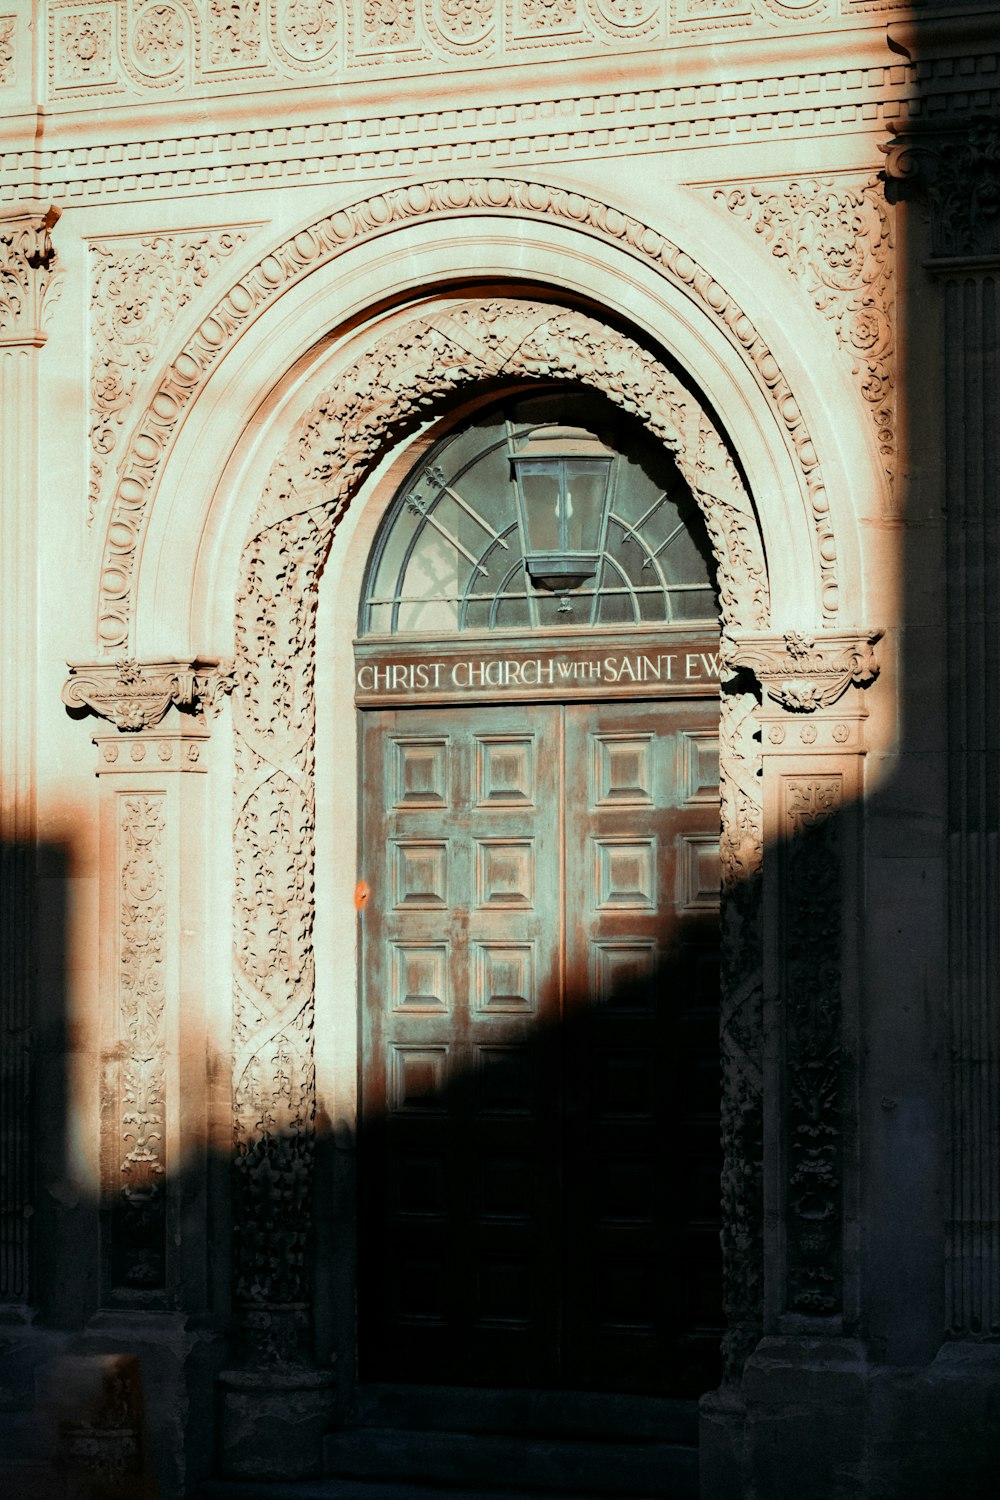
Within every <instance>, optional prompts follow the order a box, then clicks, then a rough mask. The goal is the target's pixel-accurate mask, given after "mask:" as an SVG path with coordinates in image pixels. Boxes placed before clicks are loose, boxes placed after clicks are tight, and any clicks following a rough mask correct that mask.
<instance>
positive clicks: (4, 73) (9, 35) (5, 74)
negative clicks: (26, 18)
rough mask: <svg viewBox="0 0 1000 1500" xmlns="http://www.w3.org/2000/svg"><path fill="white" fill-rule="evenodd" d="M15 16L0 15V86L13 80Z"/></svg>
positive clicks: (3, 86) (4, 86)
mask: <svg viewBox="0 0 1000 1500" xmlns="http://www.w3.org/2000/svg"><path fill="white" fill-rule="evenodd" d="M16 27H17V17H16V16H0V88H6V86H7V85H8V84H10V83H13V82H14V31H15V28H16Z"/></svg>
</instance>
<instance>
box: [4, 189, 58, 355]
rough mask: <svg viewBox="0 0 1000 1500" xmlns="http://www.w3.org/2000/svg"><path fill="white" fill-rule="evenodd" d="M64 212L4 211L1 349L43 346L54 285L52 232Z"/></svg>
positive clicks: (25, 209) (54, 208) (51, 208)
mask: <svg viewBox="0 0 1000 1500" xmlns="http://www.w3.org/2000/svg"><path fill="white" fill-rule="evenodd" d="M59 214H60V210H59V209H58V208H56V207H55V205H52V206H51V207H48V208H41V207H37V208H32V207H28V206H26V207H24V208H19V209H5V210H2V211H0V345H3V344H42V343H44V342H45V335H44V333H43V332H42V320H43V312H44V305H45V299H46V294H47V293H48V292H49V290H50V288H51V286H52V284H53V281H54V275H53V263H54V261H55V250H54V248H53V245H52V234H51V231H52V228H53V226H54V225H55V223H56V221H57V220H58V218H59Z"/></svg>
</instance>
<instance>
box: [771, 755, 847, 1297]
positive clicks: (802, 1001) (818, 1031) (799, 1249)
mask: <svg viewBox="0 0 1000 1500" xmlns="http://www.w3.org/2000/svg"><path fill="white" fill-rule="evenodd" d="M842 797H843V787H842V782H841V778H840V777H839V776H813V777H795V776H789V777H786V778H784V810H783V811H784V818H785V828H784V830H783V832H784V835H785V840H786V842H785V844H784V848H783V854H782V857H783V861H784V880H783V882H782V885H783V901H784V951H785V955H786V967H785V976H784V989H783V994H782V999H783V1008H784V1013H785V1028H784V1045H785V1063H784V1065H785V1078H786V1098H787V1105H786V1111H787V1113H786V1123H785V1131H786V1133H785V1139H786V1140H787V1142H788V1158H787V1179H786V1188H785V1191H786V1225H787V1231H788V1244H787V1257H786V1294H785V1304H786V1307H787V1308H788V1310H789V1311H791V1312H798V1313H804V1314H806V1315H810V1316H828V1315H830V1314H833V1313H836V1312H838V1311H839V1309H840V1307H841V1300H842V1287H841V1231H842V1223H843V1203H842V1198H843V1119H842V1115H843V1107H842V1102H841V1091H842V1088H843V1082H842V1075H843V1047H842V1040H841V1001H840V964H841V927H842V922H841V916H840V901H841V895H840V880H841V874H840V839H839V831H838V824H837V813H838V811H839V809H840V806H841V802H842Z"/></svg>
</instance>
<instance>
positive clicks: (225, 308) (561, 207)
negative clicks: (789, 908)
mask: <svg viewBox="0 0 1000 1500" xmlns="http://www.w3.org/2000/svg"><path fill="white" fill-rule="evenodd" d="M469 214H484V215H488V216H490V217H491V218H492V217H502V216H506V215H510V216H513V217H515V218H519V217H527V218H539V219H541V220H542V221H543V222H546V223H550V224H551V223H555V224H562V225H568V226H570V227H572V228H573V229H575V230H577V231H579V232H581V233H583V234H588V235H593V236H595V237H596V238H599V239H603V240H604V241H605V242H608V243H610V244H612V245H614V246H615V247H616V248H620V249H622V250H624V251H625V252H626V253H627V254H630V255H634V256H636V257H637V258H638V259H639V260H641V261H642V262H643V263H644V264H645V265H647V266H652V267H653V268H655V270H656V271H657V272H658V273H659V274H661V275H663V276H665V277H667V279H668V280H669V281H671V282H672V283H673V285H674V286H675V287H677V288H679V289H680V290H681V291H682V292H683V293H684V295H685V296H689V297H691V298H692V300H693V301H694V303H695V305H696V306H697V309H698V311H699V313H700V314H701V315H703V316H705V317H706V318H708V319H710V320H711V321H712V322H713V323H714V324H715V325H716V327H717V328H718V330H719V332H720V333H721V334H722V335H723V337H724V338H725V339H726V340H727V341H728V342H729V344H730V345H731V347H733V349H734V351H735V353H736V355H737V357H738V358H739V359H740V360H741V361H742V362H743V363H744V364H745V365H746V366H747V367H748V369H749V370H750V371H751V373H752V376H753V378H754V380H755V381H756V382H757V383H758V385H759V387H760V389H761V391H762V392H763V394H764V397H765V399H766V400H767V401H768V403H769V404H770V406H771V408H772V410H773V412H774V416H775V421H776V422H777V423H778V424H779V426H780V429H781V430H782V432H783V434H784V436H785V437H786V439H787V441H788V444H789V447H790V450H791V452H792V453H793V454H794V456H795V462H796V465H797V467H798V470H799V474H800V476H801V482H802V485H803V489H804V491H805V492H806V493H807V494H808V496H809V507H810V513H811V523H812V526H813V530H814V533H815V537H816V555H817V558H818V562H817V571H818V581H819V591H820V596H821V601H822V609H823V615H824V618H825V619H827V620H829V621H831V622H832V621H833V620H834V619H835V618H836V615H837V611H838V606H839V584H838V578H839V569H838V557H837V541H836V537H835V535H834V529H833V523H832V520H831V517H830V503H829V496H828V494H827V491H826V486H825V484H824V480H823V472H822V469H821V467H820V464H819V459H818V455H817V452H816V446H815V443H814V441H813V438H812V434H811V433H810V430H809V428H808V426H807V424H806V420H805V417H804V415H803V413H802V409H801V407H800V405H799V403H798V401H796V399H795V397H794V395H793V393H792V390H791V386H790V384H789V382H788V380H787V379H786V377H785V375H784V374H783V372H782V370H781V367H780V365H779V363H778V361H777V359H776V358H775V356H774V354H773V352H772V351H771V349H770V348H769V346H768V344H767V343H766V341H765V340H764V338H763V336H762V335H761V333H760V332H759V330H758V329H757V328H756V327H755V325H754V324H753V323H752V322H751V320H750V319H749V318H748V317H747V315H746V313H745V312H744V311H743V309H742V308H741V307H740V306H739V304H738V303H737V302H736V301H735V300H734V299H733V298H732V297H731V296H730V295H729V293H728V292H727V291H726V289H725V288H724V287H723V286H721V285H720V284H719V282H717V281H716V280H715V278H714V277H712V276H711V275H710V274H709V273H708V272H707V271H706V270H705V269H704V268H703V267H701V266H700V265H698V263H697V262H696V261H695V260H694V259H693V258H692V257H691V256H690V255H689V254H687V252H686V251H684V250H682V249H681V248H680V246H678V245H676V244H674V243H673V242H672V241H671V240H670V239H669V238H668V237H667V236H666V235H665V234H663V233H662V232H661V231H659V230H656V229H652V228H651V227H649V226H648V225H645V224H643V223H642V222H641V221H639V220H637V219H635V218H633V217H632V216H631V215H629V214H625V213H622V212H620V211H619V210H618V209H616V208H613V207H611V206H609V205H608V204H605V203H602V202H600V201H599V200H597V199H594V198H590V197H586V196H585V195H583V194H580V193H571V192H567V191H565V190H564V189H560V188H553V187H550V186H548V185H546V184H542V183H532V182H519V181H516V180H512V179H507V178H503V179H501V178H489V179H487V178H466V179H456V180H453V181H449V182H431V183H420V184H416V185H414V184H411V185H410V186H408V187H405V188H395V189H393V190H392V191H391V192H387V193H380V194H376V195H375V196H374V197H371V198H368V199H365V200H363V201H361V202H359V203H355V204H351V205H350V206H348V207H346V208H343V209H338V210H337V211H336V212H335V213H333V214H330V215H328V216H326V217H324V218H323V219H320V220H318V221H317V222H316V223H314V224H312V225H310V226H309V228H308V229H304V230H302V231H300V232H299V233H298V234H296V235H294V236H292V237H291V238H290V239H288V240H286V241H284V243H282V244H280V245H278V246H276V247H275V248H274V249H273V250H271V251H270V252H269V253H268V254H267V255H266V256H264V257H262V259H261V260H260V261H259V262H258V263H257V264H256V265H254V266H253V267H252V268H251V269H250V270H249V271H247V272H246V273H245V274H244V275H243V276H242V277H241V278H240V280H239V281H238V282H237V283H236V284H235V285H234V286H232V287H231V288H230V289H229V290H228V291H227V293H226V294H225V296H224V297H222V298H221V299H220V300H219V301H218V302H216V303H215V305H214V306H213V307H212V309H211V310H210V312H209V313H208V315H207V316H206V317H205V319H204V320H203V321H202V323H201V324H200V326H199V329H198V331H197V333H196V334H195V335H194V336H193V337H192V338H191V339H189V340H188V342H187V343H186V344H185V345H184V347H183V348H182V349H181V350H179V351H177V353H176V354H175V355H174V356H173V358H172V359H171V360H170V363H169V365H168V366H167V368H166V370H165V373H164V374H163V376H162V378H161V380H160V382H159V384H158V385H157V387H156V390H155V392H154V394H153V395H152V397H151V399H150V402H149V404H148V406H147V407H146V409H145V410H144V411H143V412H142V414H141V415H140V417H139V419H138V422H137V423H136V426H135V428H134V429H133V431H132V435H131V439H130V442H129V445H128V448H127V449H126V450H125V452H124V453H123V454H122V459H121V464H120V468H119V478H118V484H117V488H116V491H115V494H114V498H113V500H112V502H111V508H110V514H109V517H108V525H107V532H106V538H105V547H104V558H103V566H102V574H101V588H100V597H99V602H98V624H97V629H98V638H99V640H100V641H101V644H102V646H103V647H104V648H105V649H107V650H108V651H123V650H126V649H127V647H128V643H129V635H130V630H131V616H132V610H133V605H134V600H133V590H134V573H135V561H136V557H137V555H138V548H139V542H140V539H141V536H142V534H143V531H144V529H145V526H146V523H147V519H148V515H149V509H150V504H151V499H152V496H153V494H154V493H155V488H156V484H157V482H158V479H159V475H160V472H161V468H162V465H163V461H164V457H165V455H166V453H167V452H168V451H169V448H170V446H171V443H172V441H173V438H174V435H175V434H176V432H177V430H178V428H179V426H180V423H181V422H182V420H183V417H184V413H185V411H186V409H187V408H188V406H189V405H190V404H191V402H192V401H193V400H195V399H196V397H197V396H198V394H199V393H200V391H201V390H202V389H203V387H204V384H205V382H206V380H207V379H208V376H209V374H210V372H211V371H212V370H213V369H214V368H215V366H216V365H217V363H218V361H219V359H220V358H221V357H222V355H223V354H224V353H225V352H226V351H227V350H228V349H229V348H231V347H232V345H233V344H234V343H235V341H236V340H237V339H238V338H239V336H240V334H241V332H242V330H243V329H244V328H245V327H246V326H247V324H248V323H249V322H250V321H251V320H252V319H254V318H255V317H257V316H259V314H260V313H261V312H262V311H263V309H264V308H265V307H266V306H267V305H268V304H269V303H271V302H272V301H273V300H274V299H275V298H276V297H277V296H279V295H280V294H281V293H282V292H284V291H287V290H288V289H289V288H290V287H291V286H293V285H295V284H296V283H297V282H298V281H300V280H301V279H302V278H303V277H305V276H307V275H309V274H311V273H312V272H313V271H315V270H317V269H318V268H319V267H320V266H322V265H325V264H326V263H328V262H329V261H331V260H333V259H334V258H335V257H336V256H338V255H340V254H342V253H343V252H344V251H345V250H348V249H351V248H353V247H355V246H356V245H358V244H361V243H363V242H365V241H367V240H369V239H373V238H376V237H378V236H380V235H383V234H386V233H389V232H391V231H392V230H393V229H394V228H396V227H398V226H399V225H402V224H405V223H410V222H414V221H421V220H424V221H434V220H438V219H450V218H452V217H465V216H467V215H469Z"/></svg>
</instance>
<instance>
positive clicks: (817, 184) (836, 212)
mask: <svg viewBox="0 0 1000 1500" xmlns="http://www.w3.org/2000/svg"><path fill="white" fill-rule="evenodd" d="M713 197H714V198H715V199H716V200H717V201H718V202H721V203H723V204H725V206H726V208H727V209H729V211H730V212H731V213H733V214H736V215H738V216H739V217H740V218H743V219H746V220H747V221H748V222H749V223H750V224H752V225H753V228H754V231H755V232H756V233H757V234H759V235H760V237H761V238H762V239H763V241H764V242H765V244H766V245H767V246H768V248H769V249H770V251H771V254H772V255H773V256H774V257H775V258H776V259H777V260H779V261H781V263H782V265H784V266H786V267H787V269H788V271H789V272H790V273H791V274H792V275H793V276H794V277H795V278H796V280H797V281H798V282H799V283H800V285H801V286H802V288H803V290H804V291H805V292H807V293H808V295H809V296H810V297H811V299H812V301H813V304H814V306H815V307H816V308H817V310H818V311H819V312H821V313H822V314H823V316H824V317H825V318H827V319H829V321H830V322H831V323H832V324H833V327H834V331H835V333H836V337H837V342H838V344H839V345H840V347H841V349H843V350H844V352H845V353H846V354H847V356H848V358H849V359H850V361H851V368H852V371H853V373H854V374H855V375H856V376H858V377H859V378H860V382H861V394H862V396H863V397H864V399H865V401H866V402H867V403H868V407H869V410H870V412H871V416H872V420H873V422H874V423H875V431H876V436H877V438H878V445H879V451H880V452H881V454H882V457H883V462H884V463H885V467H886V473H887V475H888V476H889V478H890V479H891V478H892V477H893V457H894V449H895V436H894V430H895V390H894V383H895V371H894V361H893V347H894V345H893V295H892V285H891V269H892V236H891V226H890V219H889V215H888V213H887V211H886V206H885V201H884V197H883V194H882V191H881V187H880V184H879V180H878V178H877V177H874V176H873V177H869V178H867V179H866V180H864V181H862V182H860V183H855V184H852V183H849V182H845V181H842V180H841V179H839V178H832V177H830V178H822V179H816V178H811V179H810V178H804V179H800V180H799V181H796V182H789V183H787V184H786V185H785V186H784V187H782V188H780V189H779V188H776V187H755V186H750V187H746V188H743V187H736V188H717V189H716V190H715V192H714V194H713Z"/></svg>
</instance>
